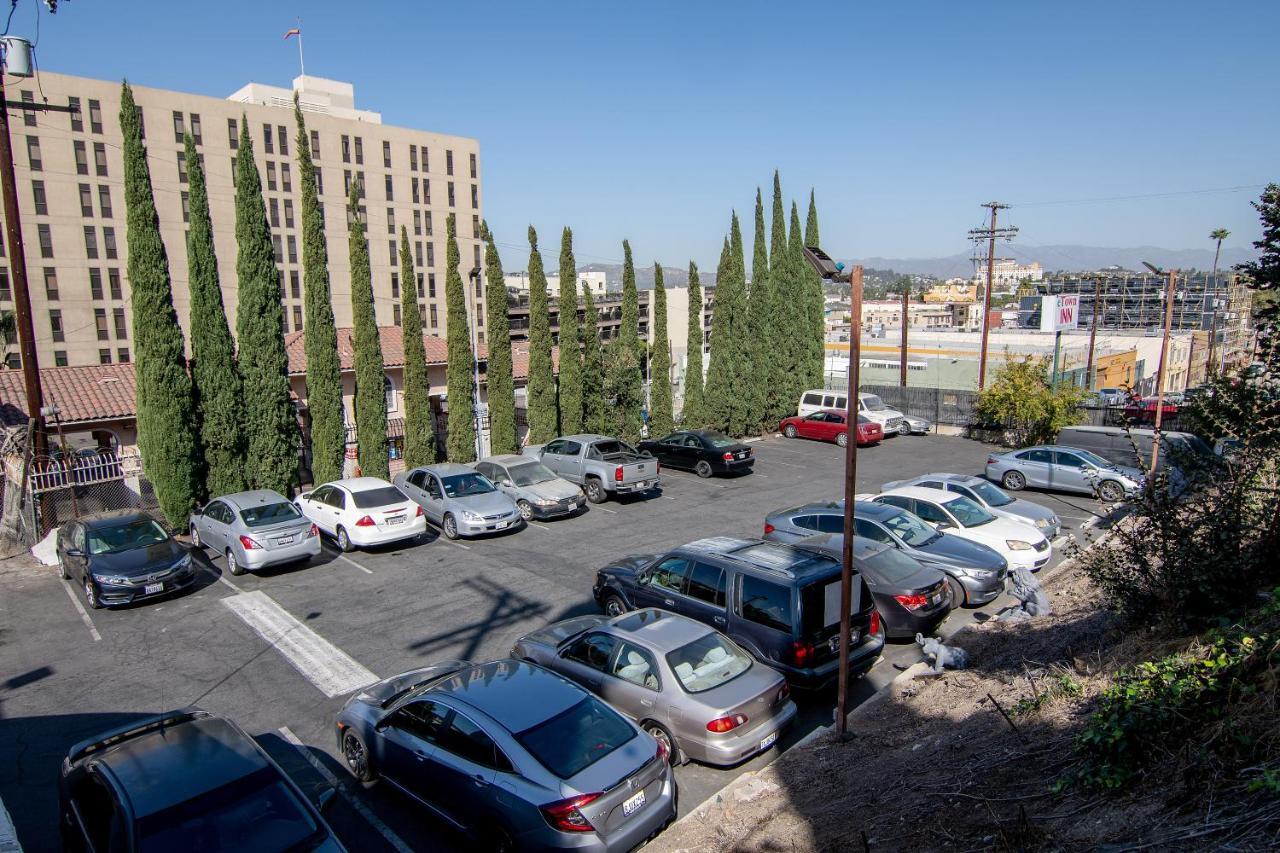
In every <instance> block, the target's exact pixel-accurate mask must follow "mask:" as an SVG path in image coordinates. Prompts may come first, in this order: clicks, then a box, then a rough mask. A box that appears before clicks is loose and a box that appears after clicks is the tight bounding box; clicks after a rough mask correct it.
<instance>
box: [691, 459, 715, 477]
mask: <svg viewBox="0 0 1280 853" xmlns="http://www.w3.org/2000/svg"><path fill="white" fill-rule="evenodd" d="M693 473H695V474H697V475H698V476H699V477H701V478H702V479H704V480H705V479H707V478H708V477H710V476H711V463H710V462H708V461H707V460H705V459H699V460H698V464H697V465H694V466H693Z"/></svg>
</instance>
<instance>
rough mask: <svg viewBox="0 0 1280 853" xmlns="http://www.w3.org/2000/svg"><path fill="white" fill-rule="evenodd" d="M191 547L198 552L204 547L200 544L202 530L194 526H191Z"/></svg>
mask: <svg viewBox="0 0 1280 853" xmlns="http://www.w3.org/2000/svg"><path fill="white" fill-rule="evenodd" d="M191 547H192V548H194V549H195V550H197V551H199V550H200V549H201V548H203V547H204V546H203V545H201V544H200V528H199V527H196V526H195V525H194V524H193V525H191Z"/></svg>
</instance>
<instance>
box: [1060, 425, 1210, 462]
mask: <svg viewBox="0 0 1280 853" xmlns="http://www.w3.org/2000/svg"><path fill="white" fill-rule="evenodd" d="M1160 435H1161V439H1162V441H1161V442H1160V455H1159V457H1158V464H1159V466H1160V469H1161V470H1164V469H1165V468H1166V467H1167V466H1169V465H1174V464H1177V462H1178V461H1179V459H1180V458H1185V457H1200V458H1201V459H1202V460H1207V459H1208V458H1209V457H1211V456H1212V455H1213V448H1211V447H1210V446H1209V445H1208V444H1207V443H1205V441H1204V440H1203V439H1201V438H1200V436H1198V435H1196V434H1194V433H1190V432H1177V431H1173V430H1161V432H1160ZM1154 441H1155V430H1153V429H1140V428H1136V427H1108V426H1069V427H1063V428H1062V430H1061V431H1060V432H1059V433H1058V442H1057V443H1058V444H1059V445H1060V446H1063V447H1075V448H1079V449H1081V450H1089V451H1092V452H1093V453H1094V454H1096V455H1098V456H1101V457H1102V458H1103V459H1105V460H1107V461H1108V462H1110V463H1111V464H1113V465H1119V466H1120V467H1122V468H1134V469H1140V470H1145V469H1146V468H1148V467H1149V466H1150V465H1151V445H1152V442H1154Z"/></svg>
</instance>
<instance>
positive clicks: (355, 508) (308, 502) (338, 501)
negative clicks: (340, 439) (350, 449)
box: [293, 477, 427, 551]
mask: <svg viewBox="0 0 1280 853" xmlns="http://www.w3.org/2000/svg"><path fill="white" fill-rule="evenodd" d="M293 502H294V504H295V505H296V506H297V507H298V510H299V511H300V512H301V513H302V514H303V515H305V516H306V517H307V518H309V519H311V521H312V522H314V523H315V525H316V527H318V528H320V532H321V533H324V534H326V535H328V536H332V537H333V538H334V540H335V541H336V542H337V543H338V547H339V548H341V549H342V550H343V551H350V550H352V549H353V548H356V547H361V548H367V547H369V546H371V545H387V544H390V543H392V542H399V541H401V540H403V539H412V538H413V537H415V536H421V535H422V534H423V533H425V532H426V530H427V520H426V518H424V517H423V514H422V510H421V509H419V508H418V507H417V506H415V505H414V503H413V501H411V500H409V498H407V497H406V496H405V494H404V492H402V491H400V490H399V489H397V488H396V487H395V486H393V485H391V484H390V483H388V482H387V481H386V480H381V479H379V478H377V477H351V478H348V479H346V480H335V481H334V482H332V483H325V484H324V485H323V486H320V487H319V488H316V489H313V490H311V491H309V492H303V493H302V494H300V495H298V497H296V498H294V500H293Z"/></svg>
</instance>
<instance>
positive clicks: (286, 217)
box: [284, 198, 293, 228]
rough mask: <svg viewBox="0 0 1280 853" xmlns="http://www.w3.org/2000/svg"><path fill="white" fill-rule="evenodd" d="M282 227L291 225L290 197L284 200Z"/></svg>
mask: <svg viewBox="0 0 1280 853" xmlns="http://www.w3.org/2000/svg"><path fill="white" fill-rule="evenodd" d="M284 227H285V228H292V227H293V199H291V198H286V199H285V200H284Z"/></svg>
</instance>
